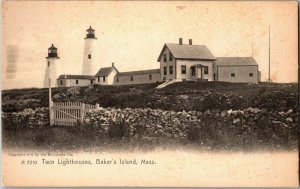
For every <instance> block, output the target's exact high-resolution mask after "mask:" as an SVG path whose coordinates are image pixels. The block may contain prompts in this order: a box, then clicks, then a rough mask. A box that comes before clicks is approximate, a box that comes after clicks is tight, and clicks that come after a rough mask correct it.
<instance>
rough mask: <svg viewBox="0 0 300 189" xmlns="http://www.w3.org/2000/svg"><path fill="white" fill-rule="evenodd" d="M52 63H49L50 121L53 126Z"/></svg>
mask: <svg viewBox="0 0 300 189" xmlns="http://www.w3.org/2000/svg"><path fill="white" fill-rule="evenodd" d="M50 69H51V64H49V121H50V126H52V99H51V94H52V92H51V76H50V73H51V70H50Z"/></svg>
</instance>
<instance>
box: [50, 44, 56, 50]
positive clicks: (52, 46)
mask: <svg viewBox="0 0 300 189" xmlns="http://www.w3.org/2000/svg"><path fill="white" fill-rule="evenodd" d="M48 49H57V48H56V47H54V45H53V44H52V45H51V47H49V48H48Z"/></svg>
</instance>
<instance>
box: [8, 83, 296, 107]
mask: <svg viewBox="0 0 300 189" xmlns="http://www.w3.org/2000/svg"><path fill="white" fill-rule="evenodd" d="M157 85H158V84H145V85H132V86H100V85H93V86H88V87H72V88H56V89H53V91H52V96H53V100H55V101H82V102H85V103H89V104H95V103H99V104H100V106H102V107H117V108H126V107H130V108H146V107H149V108H154V109H157V108H159V109H163V110H175V111H180V110H186V111H189V110H206V109H215V108H218V109H230V108H232V109H241V108H248V107H257V108H267V109H270V108H273V109H280V110H281V109H282V110H286V109H291V108H292V109H296V108H297V105H298V86H297V84H276V83H261V84H244V83H225V82H206V83H201V82H183V83H174V84H172V85H169V86H167V87H165V88H163V89H160V90H156V89H155V87H156V86H157ZM47 106H48V89H17V90H5V91H2V111H5V112H15V111H22V110H23V109H25V108H33V109H34V108H37V107H47Z"/></svg>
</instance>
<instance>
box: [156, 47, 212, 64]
mask: <svg viewBox="0 0 300 189" xmlns="http://www.w3.org/2000/svg"><path fill="white" fill-rule="evenodd" d="M165 48H168V49H169V50H170V51H171V53H172V55H173V56H174V58H175V59H192V60H215V59H216V58H215V57H214V55H213V54H212V53H211V52H210V50H209V49H208V48H207V47H206V46H205V45H184V44H182V45H179V44H172V43H166V44H165V45H164V47H163V49H162V51H161V53H160V55H159V57H158V59H157V61H158V62H159V61H160V59H161V56H162V55H163V52H164V50H165Z"/></svg>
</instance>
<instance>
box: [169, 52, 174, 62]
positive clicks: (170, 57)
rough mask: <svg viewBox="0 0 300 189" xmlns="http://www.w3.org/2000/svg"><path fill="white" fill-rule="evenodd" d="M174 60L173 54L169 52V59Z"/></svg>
mask: <svg viewBox="0 0 300 189" xmlns="http://www.w3.org/2000/svg"><path fill="white" fill-rule="evenodd" d="M172 60H173V56H172V54H171V53H169V61H172Z"/></svg>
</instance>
